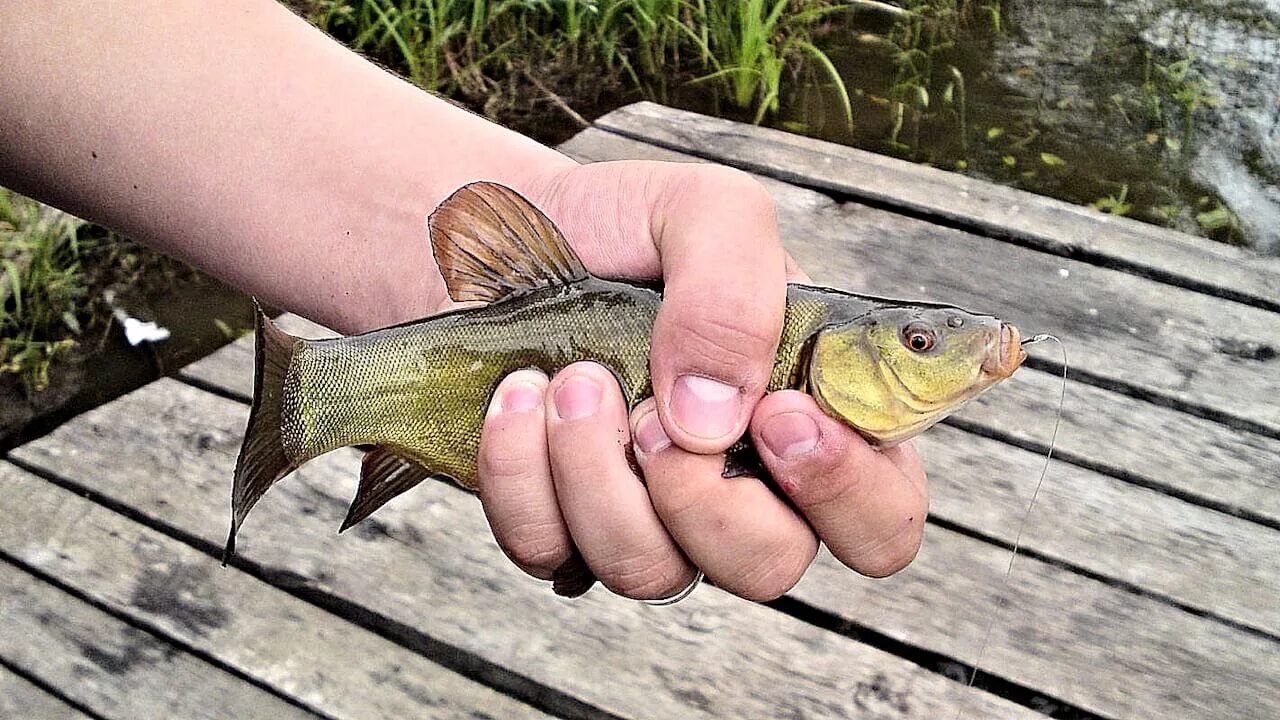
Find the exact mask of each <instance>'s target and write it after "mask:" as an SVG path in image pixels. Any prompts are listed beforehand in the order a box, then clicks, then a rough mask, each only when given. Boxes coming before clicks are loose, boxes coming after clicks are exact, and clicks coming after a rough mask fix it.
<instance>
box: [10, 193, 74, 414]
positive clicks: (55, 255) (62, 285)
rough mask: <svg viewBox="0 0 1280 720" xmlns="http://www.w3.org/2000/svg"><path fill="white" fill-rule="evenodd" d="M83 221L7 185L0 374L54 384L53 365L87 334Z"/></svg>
mask: <svg viewBox="0 0 1280 720" xmlns="http://www.w3.org/2000/svg"><path fill="white" fill-rule="evenodd" d="M83 224H84V223H83V222H82V221H80V220H78V219H76V218H74V217H71V216H70V215H67V214H66V213H62V212H59V211H57V210H54V209H53V208H49V207H44V206H42V205H39V204H38V203H35V202H32V201H30V200H27V199H26V198H24V197H21V196H19V195H16V194H14V193H11V192H9V191H7V190H3V189H0V269H2V270H3V272H2V273H0V375H3V374H11V375H15V376H17V377H18V378H20V380H21V381H22V384H23V386H24V387H25V388H26V389H27V390H28V392H33V391H38V390H43V389H44V388H45V387H46V386H47V385H48V384H49V366H50V364H52V363H53V361H54V360H55V359H57V358H59V357H62V356H65V355H66V354H67V353H68V352H69V351H70V350H71V349H72V348H73V347H74V346H75V345H76V343H77V337H78V336H79V335H80V334H81V332H82V323H81V312H80V310H81V308H82V307H83V304H84V300H85V296H86V295H87V293H88V288H87V286H86V283H85V277H84V274H83V272H82V267H81V259H82V253H83V250H84V248H83V247H82V245H81V242H80V240H79V231H80V228H81V227H82V226H83Z"/></svg>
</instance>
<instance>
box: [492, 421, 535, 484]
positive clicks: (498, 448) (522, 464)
mask: <svg viewBox="0 0 1280 720" xmlns="http://www.w3.org/2000/svg"><path fill="white" fill-rule="evenodd" d="M539 431H541V428H539ZM545 472H546V462H545V461H541V462H539V461H538V459H536V458H534V457H532V456H531V454H530V452H529V448H528V447H527V446H524V445H520V444H517V443H510V442H503V441H502V439H501V438H499V439H496V440H494V441H492V442H483V443H481V446H480V453H479V455H478V457H477V458H476V475H477V476H478V478H479V480H480V482H481V484H484V482H485V480H486V479H490V480H519V479H523V478H528V477H532V476H534V475H537V474H540V473H545Z"/></svg>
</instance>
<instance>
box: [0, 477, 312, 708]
mask: <svg viewBox="0 0 1280 720" xmlns="http://www.w3.org/2000/svg"><path fill="white" fill-rule="evenodd" d="M7 487H8V486H7V485H6V489H7ZM0 588H4V592H3V593H0V626H3V627H4V632H3V633H0V655H2V656H3V657H4V658H5V660H6V661H7V662H9V663H11V664H13V665H16V666H18V667H21V668H23V669H24V670H25V671H27V672H29V673H30V674H31V675H33V676H36V677H39V678H40V679H41V680H42V681H43V682H45V683H46V684H48V685H51V686H54V687H58V688H60V689H61V690H62V691H63V692H64V693H66V695H67V697H68V698H70V699H72V700H73V701H75V702H77V703H79V704H81V705H82V706H84V707H86V708H88V709H90V710H92V711H93V712H94V713H95V714H97V715H101V716H103V717H108V718H122V719H128V720H132V719H133V718H147V717H173V718H209V719H210V720H214V719H215V718H228V717H270V718H298V719H300V720H301V719H302V718H313V717H316V716H315V715H312V714H311V713H308V712H306V711H305V710H302V709H300V708H298V707H295V706H293V705H290V704H288V703H286V702H285V701H283V700H281V699H280V698H278V697H276V696H274V695H272V694H270V693H268V692H266V691H265V690H262V689H261V688H258V687H255V686H253V685H250V684H248V683H246V682H245V681H243V680H241V679H240V678H237V677H235V676H233V675H231V674H229V673H227V672H225V671H223V670H221V669H219V668H216V667H214V666H212V665H209V664H207V663H205V662H203V661H201V660H199V659H196V658H194V657H192V656H191V655H189V654H187V653H185V652H183V651H182V650H181V649H179V648H177V647H174V646H173V645H170V644H169V643H168V642H165V641H164V640H163V639H161V638H158V637H156V636H154V635H152V634H150V633H147V632H144V631H142V630H138V629H137V628H134V627H132V626H130V625H126V624H125V623H123V622H121V621H120V620H117V619H115V618H113V617H112V616H110V615H108V614H107V613H105V612H103V611H101V610H98V609H96V608H94V607H93V606H91V605H89V604H88V603H85V602H83V601H81V600H78V599H76V598H75V597H73V596H71V595H68V594H67V593H64V592H62V591H61V590H58V589H57V588H55V587H53V586H52V585H49V584H47V583H44V582H42V581H40V580H39V579H37V578H36V577H35V576H32V575H29V574H27V573H25V572H23V571H22V570H19V569H18V568H16V567H14V566H13V565H9V564H7V563H0Z"/></svg>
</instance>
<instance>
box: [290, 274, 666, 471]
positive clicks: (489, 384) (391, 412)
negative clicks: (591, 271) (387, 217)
mask: <svg viewBox="0 0 1280 720" xmlns="http://www.w3.org/2000/svg"><path fill="white" fill-rule="evenodd" d="M660 300H661V298H660V295H659V293H658V292H657V291H655V290H653V289H650V288H645V287H638V286H635V285H629V284H626V283H619V282H611V281H607V280H599V279H595V278H591V279H588V280H585V281H582V282H579V283H574V284H573V285H570V286H564V287H557V288H550V289H546V290H538V291H534V292H530V293H526V294H524V295H522V296H520V297H517V298H512V299H509V300H506V301H503V302H499V303H495V304H493V305H489V306H486V307H481V308H475V309H465V310H459V311H454V312H451V313H449V314H447V315H442V316H438V317H435V318H431V319H428V320H424V321H419V322H415V323H411V324H407V325H401V326H398V327H393V328H388V329H385V330H378V331H375V332H371V333H368V334H366V335H360V336H356V337H351V338H336V339H333V340H322V341H316V342H302V343H299V344H298V345H297V347H296V349H295V351H294V356H293V359H292V361H291V364H290V368H289V374H288V376H287V378H286V380H285V392H286V397H289V398H291V400H290V401H289V402H287V403H286V411H285V412H284V413H283V414H282V418H281V420H282V421H283V425H284V428H285V429H284V441H285V452H286V454H287V455H288V457H289V459H290V460H291V461H292V462H293V463H295V464H301V463H302V462H304V461H305V460H307V459H309V458H312V457H315V456H317V455H320V454H322V453H324V452H327V451H329V450H332V449H334V448H338V447H344V446H347V445H356V444H371V445H385V446H390V447H394V448H397V449H400V450H402V451H404V452H405V454H407V455H410V456H411V457H413V458H414V459H415V460H417V461H418V462H420V463H422V464H423V465H424V466H425V467H427V468H429V469H431V470H432V471H433V472H435V473H438V474H442V475H448V476H450V477H452V478H453V479H454V480H456V481H457V482H459V483H460V484H462V485H464V486H466V487H469V488H474V487H475V470H476V452H477V450H478V448H479V443H480V429H481V425H482V424H483V421H484V412H485V409H486V408H487V407H488V404H489V399H490V397H491V396H492V394H493V391H494V388H496V387H497V385H498V383H499V381H501V379H502V378H503V377H504V376H506V375H507V374H509V373H511V372H512V371H514V370H518V369H521V368H538V369H540V370H542V371H543V372H546V373H547V374H549V375H551V374H554V373H555V372H557V371H558V370H560V369H562V368H564V367H566V366H568V365H569V364H571V363H574V362H577V361H579V360H595V361H597V362H600V363H601V364H603V365H605V366H606V367H608V368H609V369H610V370H612V371H613V372H614V374H616V375H617V377H618V379H619V381H620V383H621V385H622V388H623V393H624V395H625V396H626V398H627V401H628V403H629V404H633V405H634V404H635V403H637V402H639V400H640V399H641V398H643V397H645V396H647V395H649V394H651V389H650V383H649V336H650V332H651V330H652V328H653V319H654V317H655V316H656V315H657V309H658V305H659V303H660Z"/></svg>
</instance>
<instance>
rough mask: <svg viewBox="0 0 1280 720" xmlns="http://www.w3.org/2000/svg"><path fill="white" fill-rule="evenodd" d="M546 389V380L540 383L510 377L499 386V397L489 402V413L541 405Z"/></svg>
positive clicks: (532, 407)
mask: <svg viewBox="0 0 1280 720" xmlns="http://www.w3.org/2000/svg"><path fill="white" fill-rule="evenodd" d="M520 372H528V373H532V374H535V375H536V374H537V371H533V370H521V371H520ZM545 389H546V382H545V380H544V381H543V382H542V384H540V385H539V384H535V383H534V382H531V381H529V380H517V379H516V378H515V377H508V378H507V379H506V380H504V381H503V382H502V384H501V385H499V386H498V393H497V397H495V398H494V399H493V400H491V401H490V402H489V412H488V415H489V417H493V416H494V415H498V414H499V413H516V412H525V411H527V410H533V409H535V408H538V407H541V406H542V393H543V391H544V390H545Z"/></svg>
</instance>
